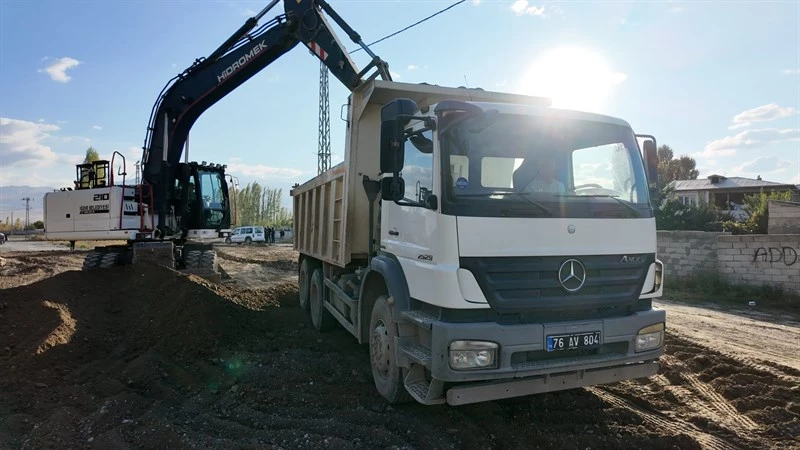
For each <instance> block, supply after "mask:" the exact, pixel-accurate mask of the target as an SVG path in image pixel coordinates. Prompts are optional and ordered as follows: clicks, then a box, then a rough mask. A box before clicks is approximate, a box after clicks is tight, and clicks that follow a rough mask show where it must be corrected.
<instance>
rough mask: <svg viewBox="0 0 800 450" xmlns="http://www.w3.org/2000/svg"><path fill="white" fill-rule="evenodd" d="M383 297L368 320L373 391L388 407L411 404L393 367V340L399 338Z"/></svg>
mask: <svg viewBox="0 0 800 450" xmlns="http://www.w3.org/2000/svg"><path fill="white" fill-rule="evenodd" d="M388 298H389V297H388V296H387V295H381V296H380V297H378V299H377V300H376V301H375V306H373V307H372V315H371V316H370V320H369V362H370V365H371V366H372V379H373V380H374V381H375V388H376V389H377V390H378V393H379V394H381V396H382V397H383V398H385V399H386V400H388V401H389V403H395V404H396V403H405V402H410V401H411V400H413V398H412V397H411V394H409V393H408V391H407V390H406V387H405V383H404V382H403V375H404V370H403V368H402V367H399V366H398V365H397V357H396V355H397V348H396V347H395V338H396V337H397V336H398V335H399V334H398V332H397V324H396V323H394V320H392V310H391V308H389V304H388V302H387V300H388Z"/></svg>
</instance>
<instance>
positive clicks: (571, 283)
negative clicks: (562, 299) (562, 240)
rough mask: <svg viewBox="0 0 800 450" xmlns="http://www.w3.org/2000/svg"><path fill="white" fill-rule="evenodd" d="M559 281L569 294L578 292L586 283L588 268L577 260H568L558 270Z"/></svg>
mask: <svg viewBox="0 0 800 450" xmlns="http://www.w3.org/2000/svg"><path fill="white" fill-rule="evenodd" d="M558 281H559V283H561V287H563V288H564V290H565V291H567V292H578V291H579V290H580V289H581V288H582V287H583V284H584V283H585V282H586V268H585V267H583V263H581V262H580V261H578V260H577V259H568V260H566V261H564V263H563V264H561V267H560V268H559V269H558Z"/></svg>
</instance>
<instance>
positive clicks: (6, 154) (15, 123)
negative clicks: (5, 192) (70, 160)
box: [0, 117, 59, 183]
mask: <svg viewBox="0 0 800 450" xmlns="http://www.w3.org/2000/svg"><path fill="white" fill-rule="evenodd" d="M58 130H59V127H58V126H56V125H52V124H47V123H37V122H29V121H27V120H17V119H10V118H7V117H0V145H2V148H3V152H2V156H1V157H0V167H9V166H19V167H41V166H43V165H47V164H48V163H51V162H53V161H55V160H56V159H57V156H56V154H55V153H54V152H53V150H52V149H50V147H48V146H47V145H45V144H43V143H42V140H44V139H46V138H48V137H49V136H50V134H49V133H51V132H54V131H58ZM3 178H5V176H4V177H3ZM3 183H7V181H6V180H5V179H4V180H3Z"/></svg>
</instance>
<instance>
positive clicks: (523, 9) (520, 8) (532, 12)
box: [511, 0, 546, 17]
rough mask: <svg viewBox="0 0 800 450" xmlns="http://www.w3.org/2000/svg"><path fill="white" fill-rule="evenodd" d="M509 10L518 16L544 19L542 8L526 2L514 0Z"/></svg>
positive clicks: (526, 0) (524, 0) (525, 0)
mask: <svg viewBox="0 0 800 450" xmlns="http://www.w3.org/2000/svg"><path fill="white" fill-rule="evenodd" d="M511 10H512V11H514V14H516V15H518V16H522V15H527V16H539V17H546V16H545V14H544V12H545V9H544V6H536V5H531V4H529V3H528V0H516V1H515V2H514V3H512V4H511Z"/></svg>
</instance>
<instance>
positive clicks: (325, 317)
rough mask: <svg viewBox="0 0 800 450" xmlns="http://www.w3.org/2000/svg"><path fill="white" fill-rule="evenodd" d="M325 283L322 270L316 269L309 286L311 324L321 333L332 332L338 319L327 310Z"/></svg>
mask: <svg viewBox="0 0 800 450" xmlns="http://www.w3.org/2000/svg"><path fill="white" fill-rule="evenodd" d="M323 289H325V282H324V281H323V280H322V269H319V268H318V269H314V273H313V274H312V275H311V283H310V286H309V299H308V306H309V308H310V309H311V323H312V324H313V325H314V328H316V329H317V330H319V331H330V330H331V329H332V328H333V326H334V325H335V324H336V322H335V321H336V319H335V318H334V317H333V316H332V315H331V313H330V311H328V310H327V309H325V305H324V304H323V301H322V295H323V292H324V290H323Z"/></svg>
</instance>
